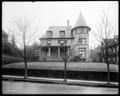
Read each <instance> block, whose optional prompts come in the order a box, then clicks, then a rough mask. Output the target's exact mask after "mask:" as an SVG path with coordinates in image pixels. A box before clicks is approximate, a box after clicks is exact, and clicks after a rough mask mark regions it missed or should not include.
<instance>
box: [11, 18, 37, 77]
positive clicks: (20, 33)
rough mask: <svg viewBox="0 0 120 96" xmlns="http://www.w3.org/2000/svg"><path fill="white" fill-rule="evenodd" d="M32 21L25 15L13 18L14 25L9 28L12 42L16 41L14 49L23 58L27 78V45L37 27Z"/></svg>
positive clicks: (32, 38) (34, 35)
mask: <svg viewBox="0 0 120 96" xmlns="http://www.w3.org/2000/svg"><path fill="white" fill-rule="evenodd" d="M33 24H34V23H33V22H31V20H29V19H28V18H27V17H26V16H25V17H24V18H17V19H15V20H14V22H13V25H14V27H12V28H9V31H10V32H11V34H12V36H13V37H14V38H13V43H15V42H17V44H18V45H17V44H16V47H15V49H16V50H17V51H18V52H19V53H20V54H21V56H22V57H23V59H24V64H25V76H24V78H25V79H26V78H27V46H28V45H29V44H30V42H31V41H33V40H34V39H35V37H37V36H36V33H37V30H38V29H37V27H36V26H33ZM18 46H19V47H21V48H22V49H23V53H22V52H21V51H20V48H19V47H18Z"/></svg>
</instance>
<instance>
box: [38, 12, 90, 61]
mask: <svg viewBox="0 0 120 96" xmlns="http://www.w3.org/2000/svg"><path fill="white" fill-rule="evenodd" d="M89 31H90V27H88V25H87V24H86V21H85V20H84V18H83V16H82V14H81V13H80V14H79V17H78V19H77V21H76V23H75V26H74V27H71V26H70V25H69V21H67V26H50V27H49V28H48V30H47V31H46V32H45V34H44V35H43V36H42V37H41V38H39V39H40V42H41V46H40V55H39V60H40V61H62V58H61V54H62V53H63V54H64V53H65V52H66V54H69V52H70V48H71V47H72V46H75V48H74V50H75V53H74V55H76V56H80V58H81V60H82V61H89ZM64 49H65V51H64Z"/></svg>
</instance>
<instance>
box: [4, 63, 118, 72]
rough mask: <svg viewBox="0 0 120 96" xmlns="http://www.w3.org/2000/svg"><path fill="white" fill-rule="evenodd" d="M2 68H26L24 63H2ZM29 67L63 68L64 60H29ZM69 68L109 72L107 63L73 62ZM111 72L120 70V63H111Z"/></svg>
mask: <svg viewBox="0 0 120 96" xmlns="http://www.w3.org/2000/svg"><path fill="white" fill-rule="evenodd" d="M2 68H19V69H21V68H22V69H23V68H24V63H23V62H19V63H12V64H9V65H2ZM28 69H51V70H63V69H64V63H63V62H29V63H28ZM67 70H76V71H101V72H107V65H106V64H105V63H80V62H76V63H75V62H71V63H70V64H69V65H68V66H67ZM110 71H111V72H118V65H113V64H110Z"/></svg>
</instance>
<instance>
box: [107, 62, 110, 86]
mask: <svg viewBox="0 0 120 96" xmlns="http://www.w3.org/2000/svg"><path fill="white" fill-rule="evenodd" d="M107 69H108V72H107V73H108V74H107V77H108V78H107V79H108V84H110V68H109V63H108V62H107Z"/></svg>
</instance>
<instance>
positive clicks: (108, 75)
mask: <svg viewBox="0 0 120 96" xmlns="http://www.w3.org/2000/svg"><path fill="white" fill-rule="evenodd" d="M106 45H107V44H106ZM108 58H109V57H108V46H106V60H107V61H106V63H107V70H108V72H107V80H108V84H110V68H109V62H108Z"/></svg>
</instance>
